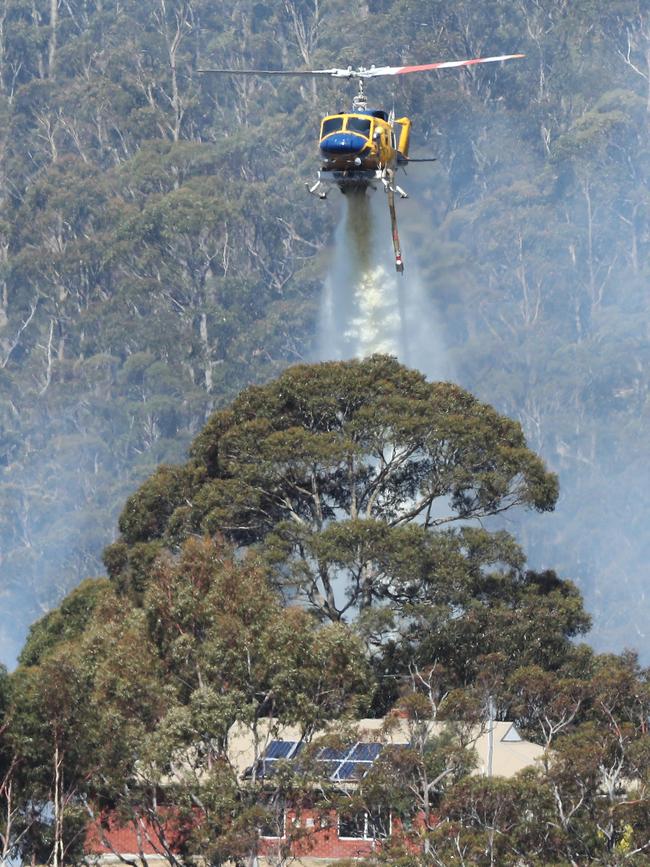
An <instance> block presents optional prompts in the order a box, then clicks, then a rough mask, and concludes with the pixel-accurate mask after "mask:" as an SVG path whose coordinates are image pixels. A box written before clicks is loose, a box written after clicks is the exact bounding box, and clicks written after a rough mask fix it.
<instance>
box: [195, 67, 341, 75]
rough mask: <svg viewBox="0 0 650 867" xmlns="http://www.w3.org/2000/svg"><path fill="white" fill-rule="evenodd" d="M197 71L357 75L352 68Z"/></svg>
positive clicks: (225, 73) (208, 71)
mask: <svg viewBox="0 0 650 867" xmlns="http://www.w3.org/2000/svg"><path fill="white" fill-rule="evenodd" d="M197 72H200V73H202V74H211V75H333V76H338V77H343V76H344V75H345V76H346V77H347V76H348V75H349V76H350V77H353V76H354V75H355V72H354V70H352V69H351V70H347V69H197Z"/></svg>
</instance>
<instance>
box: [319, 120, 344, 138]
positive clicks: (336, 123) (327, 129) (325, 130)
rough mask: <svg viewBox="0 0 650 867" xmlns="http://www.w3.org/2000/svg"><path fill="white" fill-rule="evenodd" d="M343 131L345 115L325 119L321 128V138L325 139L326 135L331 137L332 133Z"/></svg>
mask: <svg viewBox="0 0 650 867" xmlns="http://www.w3.org/2000/svg"><path fill="white" fill-rule="evenodd" d="M342 129H343V115H337V116H336V117H328V118H325V120H324V121H323V125H322V127H321V131H320V137H321V138H325V136H326V135H329V134H330V133H332V132H341V130H342Z"/></svg>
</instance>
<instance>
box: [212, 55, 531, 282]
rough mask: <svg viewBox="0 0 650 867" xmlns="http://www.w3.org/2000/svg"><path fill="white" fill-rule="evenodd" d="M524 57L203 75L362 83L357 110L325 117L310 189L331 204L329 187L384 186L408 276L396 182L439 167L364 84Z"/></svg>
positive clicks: (405, 122) (405, 123) (399, 264)
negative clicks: (417, 154) (401, 172)
mask: <svg viewBox="0 0 650 867" xmlns="http://www.w3.org/2000/svg"><path fill="white" fill-rule="evenodd" d="M524 56H525V55H523V54H504V55H501V56H499V57H477V58H474V59H472V60H447V61H442V62H439V63H425V64H421V65H419V66H371V67H369V68H365V67H360V68H359V69H353V68H352V67H351V66H348V67H347V68H346V69H339V68H336V67H335V68H332V69H304V70H285V69H199V70H198V71H199V72H200V73H213V74H226V75H286V76H305V75H308V76H312V75H316V76H323V75H324V76H330V77H332V78H342V79H346V80H347V81H350V80H352V79H355V80H357V81H358V82H359V90H358V93H357V95H356V96H355V97H354V99H353V100H352V110H351V111H349V112H340V113H339V114H330V115H327V116H326V117H324V118H323V119H322V121H321V126H320V139H319V147H320V152H321V157H322V162H321V168H320V170H319V172H318V176H317V179H316V181H315V183H313V184H306V186H307V189H308V190H309V192H310V193H312V194H314V195H317V196H318V197H319V198H320V199H325V198H327V186H328V185H330V184H334V185H336V186H337V187H338V188H339V189H340V190H341V192H342V193H347V192H357V191H361V192H365V190H367V189H368V187H371V188H373V189H374V188H376V186H377V185H378V184H381V185H382V186H383V188H384V190H385V191H386V193H387V198H388V208H389V211H390V219H391V232H392V237H393V250H394V253H395V268H396V270H397V271H398V272H399V273H402V272H403V271H404V261H403V259H402V250H401V245H400V240H399V234H398V231H397V212H396V209H395V193H398V194H399V195H400V196H401V198H403V199H405V198H408V195H407V193H406V192H405V191H404V190H403V189H402V187H400V186H399V185H398V184H397V182H396V174H397V169H398V168H399V167H400V166H401V167H405V166H406V165H409V164H410V163H423V162H434V161H435V158H434V157H425V158H413V157H410V156H409V143H410V135H411V121H410V120H409V118H407V117H400V118H397V119H396V118H395V116H394V113H393V112H391V113H390V114H389V113H387V112H385V111H383V110H382V109H374V108H368V98H367V96H366V92H365V89H364V81H365V80H366V79H368V78H379V77H380V76H386V75H405V74H407V73H411V72H424V71H427V70H434V69H451V68H456V67H462V66H474V65H476V64H479V63H499V62H502V61H506V60H515V59H517V58H520V57H524Z"/></svg>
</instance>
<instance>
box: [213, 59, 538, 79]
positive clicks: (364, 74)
mask: <svg viewBox="0 0 650 867" xmlns="http://www.w3.org/2000/svg"><path fill="white" fill-rule="evenodd" d="M525 56H526V55H525V54H503V55H501V56H500V57H476V58H474V59H473V60H445V61H442V62H441V63H424V64H421V65H420V66H371V67H370V68H369V69H366V68H365V67H363V66H362V67H360V68H359V69H352V67H351V66H348V67H347V68H346V69H339V68H337V67H334V68H332V69H198V70H197V72H199V73H201V74H203V75H208V74H209V75H294V76H301V75H329V76H330V77H331V78H347V79H348V80H349V79H351V78H379V76H381V75H405V74H406V73H408V72H425V71H426V70H429V69H452V68H454V67H457V66H474V65H476V64H477V63H499V62H501V61H503V60H515V59H516V58H519V57H525Z"/></svg>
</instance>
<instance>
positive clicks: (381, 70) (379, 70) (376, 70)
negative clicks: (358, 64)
mask: <svg viewBox="0 0 650 867" xmlns="http://www.w3.org/2000/svg"><path fill="white" fill-rule="evenodd" d="M525 56H526V55H525V54H503V55H501V56H500V57H476V58H474V59H473V60H445V61H443V62H442V63H424V64H421V65H419V66H371V67H370V69H360V70H359V72H358V75H359V76H360V77H363V78H377V77H379V76H380V75H405V74H406V73H408V72H425V71H426V70H428V69H452V68H455V67H457V66H475V65H476V64H477V63H499V62H501V61H503V60H515V59H517V58H519V57H525Z"/></svg>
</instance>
